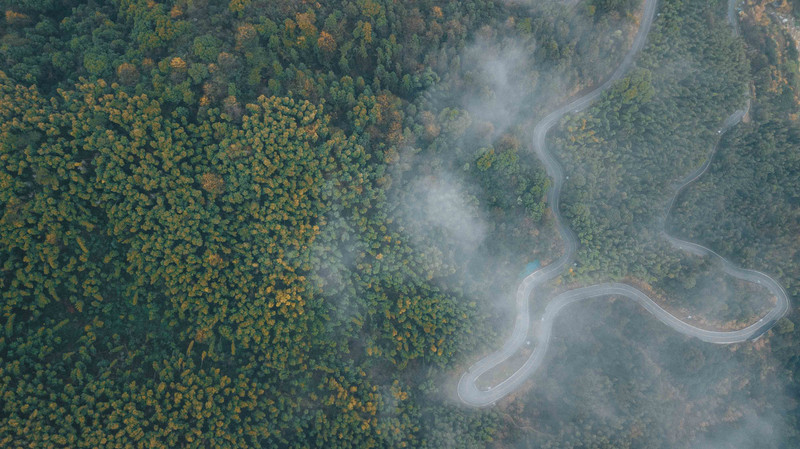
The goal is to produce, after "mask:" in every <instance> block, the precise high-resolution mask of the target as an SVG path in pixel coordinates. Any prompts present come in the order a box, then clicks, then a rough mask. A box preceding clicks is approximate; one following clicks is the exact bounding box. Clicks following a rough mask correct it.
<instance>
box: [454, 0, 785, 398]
mask: <svg viewBox="0 0 800 449" xmlns="http://www.w3.org/2000/svg"><path fill="white" fill-rule="evenodd" d="M656 2H657V0H645V5H644V14H643V15H642V20H641V23H640V25H639V31H638V32H637V34H636V37H635V38H634V41H633V45H632V46H631V48H630V50H628V53H627V54H626V55H625V59H624V60H623V61H622V64H620V66H619V67H617V70H616V71H614V73H613V74H612V75H611V77H610V78H609V79H608V80H606V82H604V83H603V84H601V85H600V86H598V87H597V88H595V89H594V90H592V91H591V92H589V93H587V94H586V95H584V96H582V97H580V98H578V99H576V100H574V101H572V102H571V103H569V104H567V105H566V106H563V107H561V108H559V109H557V110H556V111H554V112H552V113H551V114H550V115H548V116H547V117H545V118H544V119H543V120H542V121H541V122H540V123H539V124H537V125H536V127H535V128H534V134H533V146H534V149H535V150H536V155H537V156H538V157H539V158H540V159H541V161H542V163H543V164H544V165H545V168H546V169H547V174H548V175H549V176H550V177H551V178H552V180H553V183H552V186H551V187H550V189H549V190H548V192H547V200H548V202H549V203H550V207H551V209H552V211H553V215H554V218H555V223H556V227H557V228H558V231H559V233H560V234H561V238H562V240H563V242H564V245H565V250H564V255H563V256H561V258H559V259H558V260H557V261H555V262H554V263H552V264H550V265H548V266H546V267H543V268H541V269H539V270H537V271H535V272H533V273H531V274H530V275H529V276H527V277H526V278H524V279H523V280H522V282H521V283H520V285H519V288H518V289H517V294H516V308H517V317H516V320H515V322H514V329H513V331H512V332H511V336H510V337H509V338H508V340H506V342H505V343H504V344H503V347H502V348H500V349H499V350H498V351H496V352H494V353H492V354H490V355H488V356H487V357H485V358H483V359H481V360H479V361H478V362H477V363H475V364H474V365H472V366H471V367H470V368H469V369H468V370H467V372H465V373H464V374H463V375H462V376H461V379H460V380H459V382H458V396H459V398H461V400H462V401H463V402H464V403H465V404H467V405H470V406H474V407H485V406H488V405H492V404H494V403H495V402H496V401H497V400H499V399H501V398H503V397H505V396H506V395H508V394H510V393H511V392H513V391H514V390H516V389H517V388H518V387H519V386H520V385H522V383H524V382H525V380H526V379H527V378H528V377H529V376H530V375H531V374H532V373H533V372H535V371H536V370H538V369H539V367H540V366H541V365H542V362H543V361H544V356H545V354H546V353H547V348H548V346H549V343H550V335H551V331H552V328H553V321H554V320H555V318H556V316H557V315H558V314H559V312H560V311H561V310H562V309H563V308H565V307H567V306H569V305H570V304H573V303H575V302H578V301H581V300H584V299H588V298H596V297H601V296H624V297H627V298H630V299H632V300H634V301H636V302H638V303H639V304H640V305H641V306H642V307H644V308H645V309H647V310H648V311H649V312H650V313H652V314H653V315H654V316H655V317H656V318H657V319H658V320H659V321H661V322H662V323H664V324H666V325H667V326H669V327H671V328H672V329H674V330H676V331H678V332H680V333H682V334H685V335H689V336H692V337H696V338H699V339H700V340H703V341H707V342H709V343H717V344H730V343H739V342H743V341H747V340H748V339H755V338H758V337H760V336H761V335H762V334H763V333H764V332H766V331H767V330H769V328H771V327H772V326H773V325H774V324H775V322H776V321H777V320H778V319H780V318H781V317H782V316H783V315H784V314H786V312H787V311H788V310H789V298H788V296H787V295H786V292H785V291H784V290H783V288H782V287H781V286H780V284H778V283H777V282H776V281H775V280H774V279H772V278H771V277H769V276H767V275H766V274H764V273H761V272H759V271H753V270H746V269H742V268H738V267H736V266H734V265H733V264H732V263H730V262H729V261H728V260H726V259H724V258H723V257H722V256H720V255H719V254H717V253H715V252H714V251H712V250H710V249H708V248H705V247H703V246H701V245H698V244H696V243H691V242H687V241H684V240H680V239H677V238H675V237H672V236H670V235H668V234H667V233H666V231H664V232H663V235H664V237H665V238H666V239H667V240H668V241H669V242H671V243H672V244H673V245H674V246H676V247H677V248H679V249H681V250H684V251H688V252H690V253H692V254H696V255H698V256H710V257H715V258H718V259H719V260H720V261H721V262H722V266H723V271H724V272H725V273H727V274H729V275H731V276H733V277H736V278H739V279H743V280H745V281H748V282H754V283H758V284H761V285H763V286H764V287H766V288H767V289H768V290H769V291H770V293H771V294H772V295H773V296H775V298H776V300H777V301H776V303H775V306H774V307H773V308H772V309H771V310H770V311H769V312H768V313H767V314H766V315H764V316H763V317H762V318H761V319H760V320H759V321H758V322H756V323H754V324H752V325H750V326H748V327H746V328H744V329H740V330H737V331H730V332H717V331H710V330H705V329H701V328H699V327H695V326H692V325H690V324H688V323H685V322H683V321H681V320H679V319H678V318H676V317H675V316H673V315H671V314H670V313H669V312H667V311H666V310H664V309H662V308H661V307H660V306H659V305H658V304H656V303H655V302H653V300H652V299H650V298H649V297H648V296H647V295H645V294H644V293H642V292H641V291H639V290H638V289H636V288H634V287H632V286H630V285H627V284H621V283H608V284H597V285H592V286H590V287H585V288H579V289H575V290H570V291H567V292H564V293H561V294H560V295H558V296H556V297H555V298H553V299H552V300H551V301H550V303H549V304H548V305H547V307H546V308H545V311H544V314H543V316H542V318H541V323H540V324H539V327H538V328H537V330H536V335H535V337H534V338H533V341H532V343H533V344H534V345H535V346H534V351H533V353H532V354H531V355H530V357H529V358H528V360H527V361H526V362H525V364H524V365H523V366H522V367H521V368H519V369H518V370H517V371H516V372H515V373H513V374H512V375H511V376H510V377H508V378H507V379H506V380H504V381H502V382H500V383H499V384H497V385H495V386H494V387H491V388H489V389H487V390H480V389H478V387H477V386H476V383H475V381H476V380H477V379H478V377H480V376H481V375H482V374H484V373H486V372H487V371H489V370H491V369H492V368H494V367H495V366H497V365H498V364H500V363H502V362H503V361H505V360H506V359H508V358H509V357H511V356H512V355H513V354H514V353H516V352H517V351H518V350H519V349H520V348H521V347H522V346H523V345H524V344H525V342H526V339H527V337H528V330H529V328H530V311H529V304H530V296H531V292H532V291H533V289H534V288H535V287H536V286H538V285H540V284H543V283H545V282H547V281H549V280H551V279H553V278H555V277H556V276H558V275H559V274H560V273H561V272H562V271H564V269H565V268H566V267H567V266H568V265H569V264H570V263H572V260H573V256H574V254H575V249H576V248H577V246H578V241H577V238H576V237H575V234H574V233H573V232H572V231H571V230H570V229H569V228H567V227H566V226H565V225H564V221H563V218H562V217H561V212H560V209H559V203H558V201H559V197H560V195H561V186H562V184H563V182H564V172H563V170H562V168H561V165H559V163H558V162H557V161H556V159H555V158H554V157H553V155H552V154H551V153H550V152H549V151H548V149H547V146H546V136H547V132H548V131H549V130H550V129H551V128H552V127H553V126H554V125H555V124H556V123H558V121H559V120H561V118H562V117H563V116H564V115H566V114H568V113H575V112H579V111H581V110H583V109H585V108H586V107H588V106H589V105H590V104H591V103H592V102H593V101H594V100H596V99H597V98H598V97H600V95H602V93H603V92H604V91H605V90H606V89H608V88H609V87H610V86H611V85H612V84H613V83H614V82H615V81H617V80H619V79H620V78H622V77H623V76H624V74H625V73H626V72H627V71H628V69H630V67H631V65H632V64H633V59H634V57H635V56H636V54H637V53H639V51H640V50H641V49H642V47H643V46H644V43H645V40H646V38H647V33H648V32H649V31H650V26H651V25H652V23H653V18H654V16H655V11H656ZM733 11H734V0H729V4H728V20H729V21H730V22H731V26H733V28H734V32H735V33H738V28H737V26H738V24H737V23H736V20H735V16H734V12H733ZM749 106H750V103H749V101H748V103H747V106H746V107H745V108H744V109H742V110H739V111H736V112H734V113H733V114H732V115H731V116H730V117H728V119H727V120H725V122H724V123H723V125H722V128H721V129H720V130H719V131H720V134H722V133H724V132H726V131H728V130H729V129H730V128H732V127H733V126H735V125H736V124H738V123H739V121H741V120H742V117H744V115H745V114H746V113H747V109H748V108H749ZM715 151H716V146H715V147H714V148H712V150H711V151H710V153H709V155H708V157H707V158H706V161H705V163H704V164H703V165H702V166H700V167H699V168H698V169H697V170H695V171H694V172H693V173H691V174H689V175H688V176H687V177H686V178H684V179H683V180H681V181H680V182H679V183H678V184H677V185H675V186H673V188H674V190H675V195H674V196H673V198H672V200H671V201H670V203H669V205H668V206H667V209H666V212H665V217H664V220H662V222H664V221H666V215H668V214H669V213H670V211H671V210H672V206H673V204H674V202H675V198H677V196H678V194H679V193H680V192H681V191H682V190H683V189H684V188H685V187H686V186H687V185H689V184H690V183H692V182H693V181H695V180H696V179H697V178H699V177H700V176H701V175H702V174H703V173H705V171H706V170H707V169H708V166H709V164H710V162H711V158H712V157H713V155H714V152H715Z"/></svg>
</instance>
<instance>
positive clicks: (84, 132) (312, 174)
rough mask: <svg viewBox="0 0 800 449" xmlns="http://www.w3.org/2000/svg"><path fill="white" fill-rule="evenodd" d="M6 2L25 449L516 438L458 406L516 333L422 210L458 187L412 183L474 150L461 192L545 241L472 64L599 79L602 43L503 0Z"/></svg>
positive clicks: (2, 383) (507, 139) (8, 342)
mask: <svg viewBox="0 0 800 449" xmlns="http://www.w3.org/2000/svg"><path fill="white" fill-rule="evenodd" d="M2 6H3V10H4V20H3V21H2V37H0V56H1V57H2V59H0V61H1V62H0V95H2V97H1V98H0V115H1V116H2V118H1V119H0V160H2V170H0V185H2V189H1V190H0V204H2V218H0V235H1V236H2V244H1V245H0V259H2V276H0V290H2V295H3V296H2V297H3V303H2V313H3V318H2V321H3V324H4V327H3V329H4V332H3V334H2V336H0V395H2V401H1V402H2V407H1V408H0V443H1V444H2V445H3V446H4V447H129V446H138V447H358V448H368V447H446V446H448V445H451V444H452V443H453V436H454V435H457V436H458V444H459V447H482V446H484V445H485V444H487V442H489V441H491V439H492V435H493V434H494V433H495V429H496V427H497V424H498V423H497V420H496V414H495V413H494V412H492V411H486V412H478V413H473V412H467V411H465V410H463V409H460V408H459V407H458V406H456V405H455V404H454V403H452V402H442V399H443V398H444V397H445V396H444V395H445V393H444V392H442V384H443V383H444V378H445V376H447V375H448V374H447V370H448V369H449V368H450V367H452V365H453V363H454V362H457V361H459V360H460V359H459V354H461V353H462V351H464V349H465V348H468V349H471V348H474V347H475V346H476V345H479V344H486V342H483V341H480V340H481V339H483V338H486V337H487V336H492V335H495V330H494V329H492V327H491V325H487V324H488V323H484V324H482V321H483V320H484V319H485V318H486V317H488V316H489V315H491V314H496V313H497V312H496V311H493V310H492V309H491V308H486V306H485V305H480V302H478V301H476V299H477V298H478V297H479V295H478V296H476V295H471V294H470V293H469V287H468V286H464V285H463V284H462V281H463V279H464V278H465V277H466V275H465V272H464V270H465V269H466V266H467V264H468V263H469V262H468V261H467V262H465V261H461V260H458V257H459V253H458V251H456V252H455V253H454V252H453V249H452V246H451V244H452V243H453V242H452V240H447V239H445V241H443V242H439V241H437V240H436V238H435V237H434V236H435V235H437V233H442V232H444V233H445V234H447V233H448V232H450V231H451V230H450V229H449V228H447V227H446V226H445V228H444V229H443V228H441V226H439V224H438V223H437V222H433V223H431V222H430V221H426V220H424V219H423V220H420V219H419V218H418V217H416V215H415V210H414V207H415V206H414V203H413V202H411V201H408V200H405V201H404V203H408V204H409V206H408V207H406V206H402V207H400V206H398V205H397V204H396V201H395V200H396V199H398V198H402V197H403V195H404V193H403V192H406V191H408V190H409V189H412V190H413V186H425V185H431V183H432V184H433V185H440V184H441V185H443V186H444V187H445V188H448V186H449V185H450V184H448V183H447V182H448V181H447V180H446V179H445V178H446V177H445V178H443V176H444V175H443V174H442V173H443V172H441V171H440V172H436V171H434V172H428V173H417V172H416V171H415V170H413V169H412V167H414V166H415V165H419V164H421V163H422V158H423V157H426V158H427V157H429V156H430V157H432V159H431V160H433V161H434V162H433V164H432V165H433V166H440V167H441V166H442V164H450V163H452V161H453V160H454V158H451V157H449V156H448V155H447V154H446V152H442V150H443V149H447V148H450V149H456V148H457V149H458V150H457V151H458V152H459V153H460V155H459V158H460V159H461V162H459V163H458V165H457V166H458V168H461V164H462V163H468V164H469V163H471V162H472V161H477V165H476V168H474V169H473V168H469V169H468V170H467V171H466V172H465V176H466V177H467V178H469V179H472V178H474V179H476V180H478V181H477V182H476V183H475V187H474V188H473V187H470V188H468V191H469V192H468V193H467V194H465V193H464V192H462V189H461V188H460V187H458V188H456V189H455V190H454V191H453V192H454V194H455V195H456V196H458V197H459V198H462V197H463V198H464V199H465V200H466V201H469V202H473V204H476V211H480V210H487V211H488V210H495V211H496V212H495V214H494V215H490V216H494V217H496V218H498V217H502V216H503V215H507V216H508V218H513V217H514V216H518V218H517V219H516V220H518V221H519V222H524V223H526V226H527V228H526V229H527V230H528V231H531V230H536V226H537V225H538V224H539V223H540V222H541V220H542V213H543V210H544V203H543V198H542V195H543V191H544V188H545V186H546V180H545V178H544V176H543V173H542V172H541V171H540V170H539V169H538V168H535V167H531V166H530V165H524V164H522V162H521V161H520V154H519V153H520V151H521V149H522V148H521V144H520V137H519V133H520V131H519V130H518V129H517V130H513V129H511V128H509V125H510V124H509V123H504V124H503V125H502V127H500V128H498V129H497V131H495V132H488V133H487V132H486V129H487V128H486V127H487V126H492V124H491V123H489V122H486V121H484V122H480V123H479V122H477V121H474V120H472V119H471V118H470V116H469V112H468V111H467V110H466V108H465V106H464V105H463V104H462V103H461V100H460V99H459V98H458V97H457V92H458V90H459V89H461V88H463V87H464V82H465V80H468V81H467V82H468V83H471V84H470V87H469V88H470V89H475V90H480V89H482V92H484V93H485V94H486V93H488V94H491V89H492V88H493V86H492V85H491V84H488V85H487V84H486V81H480V79H479V78H475V75H474V74H472V73H471V70H472V69H470V68H469V67H467V65H466V64H465V65H464V66H463V67H461V66H460V62H459V61H460V55H461V54H462V53H463V52H464V51H465V47H466V46H468V45H471V44H470V42H472V41H474V40H476V39H488V42H494V41H500V40H501V37H500V36H507V38H509V37H514V36H517V35H520V34H521V35H525V36H528V37H527V38H526V39H527V41H528V42H529V43H532V42H533V41H534V39H537V38H539V37H542V38H543V39H544V40H545V41H546V42H547V46H546V47H542V48H543V51H542V52H539V54H538V56H539V57H540V60H541V61H547V65H548V66H549V67H552V69H551V72H552V71H554V72H553V73H556V72H558V73H561V74H562V75H564V74H565V72H567V71H569V73H570V74H569V75H568V76H567V78H568V79H570V80H572V82H573V83H577V82H578V80H579V79H580V77H581V73H580V72H581V70H584V71H587V70H586V69H587V68H588V67H590V66H591V64H592V63H593V60H594V59H596V58H597V54H598V51H599V50H598V48H600V47H598V46H596V45H595V46H591V45H590V46H587V45H586V44H585V42H587V41H586V39H584V35H588V34H589V33H590V32H591V31H592V30H591V29H585V30H583V31H582V33H583V34H581V33H575V32H574V31H571V30H570V27H569V26H568V24H569V18H570V14H569V11H568V10H565V9H559V8H555V9H552V6H549V8H551V9H549V10H548V9H539V10H536V11H530V10H528V9H527V8H521V7H516V6H513V5H507V4H503V3H499V2H484V1H476V2H452V1H451V2H425V3H424V4H420V5H416V4H414V3H396V2H388V1H373V0H363V1H356V2H349V1H345V2H336V3H333V4H322V3H309V2H260V1H248V0H235V1H230V2H227V1H226V2H214V1H202V0H201V1H184V0H179V1H174V2H171V1H170V2H156V1H144V0H142V1H138V0H134V1H129V0H121V1H113V2H101V3H95V2H79V1H72V2H69V1H68V2H54V1H53V2H39V1H36V2H3V4H2ZM553 12H557V13H558V14H559V15H557V16H554V15H553V14H551V13H553ZM586 12H587V13H591V14H592V15H594V14H595V13H594V11H586ZM586 17H588V16H586ZM586 17H584V16H581V17H579V19H580V20H587V18H586ZM597 17H598V18H599V19H598V20H599V22H598V23H599V25H598V26H599V27H609V26H610V25H609V24H610V23H611V24H613V23H619V22H620V21H624V20H625V19H624V17H622V16H620V14H619V13H618V12H616V13H613V14H612V15H610V16H608V17H606V16H604V15H603V14H602V13H598V14H597ZM609 20H610V22H609ZM578 43H580V45H582V46H583V48H582V49H581V50H580V52H579V53H578V54H576V51H575V46H576V44H578ZM622 44H623V42H622V41H621V40H616V41H608V42H606V43H604V44H603V45H604V46H605V47H603V48H604V50H603V51H607V52H612V53H613V52H616V51H618V50H619V49H620V48H621V46H622ZM562 47H563V48H562ZM545 49H546V51H544V50H545ZM581 64H582V66H583V67H584V69H581ZM609 67H610V62H609ZM452 70H455V71H454V72H452V73H455V74H457V75H456V76H455V77H453V76H451V75H449V74H450V73H451V71H452ZM544 73H546V74H547V73H550V72H547V71H545V72H544ZM458 74H460V75H458ZM462 76H463V77H462ZM549 76H551V77H552V78H551V79H556V78H557V77H556V76H555V75H553V74H552V73H551V74H550V75H549ZM495 87H496V86H495ZM538 89H542V90H547V87H546V85H544V84H542V85H540V86H539V87H538ZM423 94H425V95H423ZM553 99H555V98H553ZM476 135H481V136H482V137H481V139H480V140H479V141H476V142H474V146H473V145H470V144H467V143H466V142H469V141H470V140H471V139H472V138H473V137H472V136H476ZM495 143H496V145H494V144H495ZM420 154H421V155H420ZM417 155H419V156H417ZM431 155H437V156H431ZM409 157H410V158H411V159H409ZM415 158H416V159H415ZM437 160H438V161H439V162H436V161H437ZM423 165H424V164H423ZM454 166H456V165H455V164H454ZM492 173H494V174H495V175H492ZM501 173H503V174H507V175H508V176H509V177H506V178H504V179H503V181H502V182H503V184H500V185H498V184H495V182H496V180H497V179H498V176H496V175H497V174H501ZM442 183H444V184H442ZM507 189H510V192H508V191H507ZM464 195H468V196H469V198H467V197H464ZM517 198H519V199H518V200H517ZM436 201H438V200H435V201H434V203H432V204H434V206H436V205H437V204H438V203H437V202H436ZM401 202H403V201H401ZM511 211H515V212H513V213H509V212H511ZM476 213H478V212H476ZM505 226H506V229H512V226H511V225H505ZM420 233H422V234H420ZM427 233H432V234H430V235H431V237H430V238H431V239H432V240H428V239H429V237H427V236H425V235H427ZM418 234H419V235H418ZM423 234H424V235H423ZM445 236H446V235H445ZM509 240H510V237H509V239H506V240H505V241H506V242H508V241H509ZM431 242H433V244H431ZM478 243H480V242H478ZM504 245H505V246H508V243H505V244H503V243H502V239H501V243H500V245H499V247H500V249H502V248H503V246H504ZM422 247H425V248H426V250H424V251H423V250H420V248H422ZM488 251H490V252H498V251H499V250H492V249H491V248H490V249H488ZM518 253H519V251H518ZM522 253H524V251H523V252H522ZM522 253H520V254H522ZM516 257H527V255H524V254H523V255H518V256H516ZM512 259H513V261H514V263H509V264H510V266H512V267H513V268H512V270H518V268H517V267H516V265H515V264H516V263H518V262H519V261H518V260H517V259H514V258H512ZM490 275H491V273H487V274H485V275H484V276H490ZM498 282H499V281H498ZM486 289H487V290H488V287H487V288H486ZM479 318H480V319H479ZM448 404H449V405H448Z"/></svg>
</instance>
